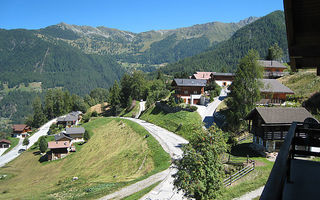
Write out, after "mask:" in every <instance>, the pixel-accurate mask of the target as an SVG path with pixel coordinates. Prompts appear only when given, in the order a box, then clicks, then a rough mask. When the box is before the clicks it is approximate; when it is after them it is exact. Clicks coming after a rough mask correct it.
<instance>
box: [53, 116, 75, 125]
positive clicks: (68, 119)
mask: <svg viewBox="0 0 320 200" xmlns="http://www.w3.org/2000/svg"><path fill="white" fill-rule="evenodd" d="M78 120H79V118H78V116H75V115H70V114H68V115H67V116H65V117H59V118H58V120H57V124H58V125H63V126H64V127H67V126H73V125H77V124H78V122H79V121H78Z"/></svg>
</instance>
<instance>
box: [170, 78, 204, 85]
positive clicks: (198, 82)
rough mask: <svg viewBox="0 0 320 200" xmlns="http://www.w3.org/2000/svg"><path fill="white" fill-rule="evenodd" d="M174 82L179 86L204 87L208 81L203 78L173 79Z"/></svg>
mask: <svg viewBox="0 0 320 200" xmlns="http://www.w3.org/2000/svg"><path fill="white" fill-rule="evenodd" d="M173 83H176V85H177V86H195V87H204V86H206V85H207V81H206V80H203V79H179V78H175V79H173Z"/></svg>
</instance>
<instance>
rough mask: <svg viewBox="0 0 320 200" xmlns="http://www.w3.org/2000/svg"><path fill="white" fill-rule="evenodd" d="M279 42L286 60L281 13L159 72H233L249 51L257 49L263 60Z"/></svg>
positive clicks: (252, 24)
mask: <svg viewBox="0 0 320 200" xmlns="http://www.w3.org/2000/svg"><path fill="white" fill-rule="evenodd" d="M274 43H278V44H279V46H280V47H281V48H282V49H283V51H284V53H285V56H284V60H287V59H288V49H287V46H288V45H287V37H286V27H285V19H284V13H283V11H275V12H272V13H270V14H269V15H266V16H264V17H262V18H260V19H258V20H256V21H254V22H252V23H250V24H249V25H246V26H244V27H242V28H240V29H239V30H237V31H236V32H235V33H234V34H233V35H232V37H231V38H230V39H228V40H226V41H223V42H221V43H219V44H217V45H215V46H214V47H211V48H210V49H208V50H207V51H205V52H202V53H200V54H198V55H195V56H193V57H189V58H185V59H183V60H180V61H179V62H176V63H173V64H169V65H167V66H165V67H163V68H161V70H162V71H163V72H164V73H168V74H177V75H179V74H180V75H181V72H183V73H184V74H191V73H194V72H195V71H217V72H221V71H235V70H236V67H237V63H238V61H239V59H240V58H242V57H243V56H244V55H245V54H246V53H247V52H248V50H249V49H256V50H257V51H258V52H259V54H260V57H261V58H265V57H266V55H267V51H268V48H269V47H270V46H271V45H273V44H274Z"/></svg>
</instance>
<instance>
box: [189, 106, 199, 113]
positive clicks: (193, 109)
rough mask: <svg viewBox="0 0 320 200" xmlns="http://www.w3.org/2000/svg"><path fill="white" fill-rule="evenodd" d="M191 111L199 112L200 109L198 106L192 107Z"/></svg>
mask: <svg viewBox="0 0 320 200" xmlns="http://www.w3.org/2000/svg"><path fill="white" fill-rule="evenodd" d="M190 109H191V110H192V112H194V111H197V110H198V107H197V106H190Z"/></svg>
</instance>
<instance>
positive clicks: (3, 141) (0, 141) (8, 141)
mask: <svg viewBox="0 0 320 200" xmlns="http://www.w3.org/2000/svg"><path fill="white" fill-rule="evenodd" d="M0 143H7V144H11V141H10V140H6V139H2V140H0Z"/></svg>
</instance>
